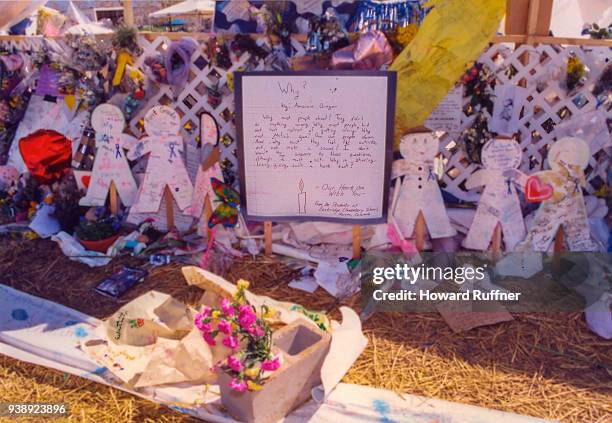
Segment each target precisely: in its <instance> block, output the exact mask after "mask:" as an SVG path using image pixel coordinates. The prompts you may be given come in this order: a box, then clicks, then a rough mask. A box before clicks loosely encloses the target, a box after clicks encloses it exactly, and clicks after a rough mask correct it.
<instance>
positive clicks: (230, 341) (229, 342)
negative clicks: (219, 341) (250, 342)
mask: <svg viewBox="0 0 612 423" xmlns="http://www.w3.org/2000/svg"><path fill="white" fill-rule="evenodd" d="M223 345H225V346H226V347H227V348H231V349H233V350H235V349H236V348H238V340H237V339H236V337H234V336H226V337H225V338H223Z"/></svg>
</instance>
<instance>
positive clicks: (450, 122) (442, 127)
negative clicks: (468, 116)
mask: <svg viewBox="0 0 612 423" xmlns="http://www.w3.org/2000/svg"><path fill="white" fill-rule="evenodd" d="M462 113H463V85H458V86H457V87H455V88H453V89H452V90H450V91H449V92H448V94H447V95H446V97H444V98H443V99H442V101H441V102H440V103H438V106H437V107H436V108H435V110H434V111H433V112H431V114H430V115H429V118H428V119H427V121H426V122H425V126H426V127H427V128H428V129H431V130H432V131H444V132H446V133H448V134H450V135H451V136H452V137H456V135H457V134H459V132H461V114H462Z"/></svg>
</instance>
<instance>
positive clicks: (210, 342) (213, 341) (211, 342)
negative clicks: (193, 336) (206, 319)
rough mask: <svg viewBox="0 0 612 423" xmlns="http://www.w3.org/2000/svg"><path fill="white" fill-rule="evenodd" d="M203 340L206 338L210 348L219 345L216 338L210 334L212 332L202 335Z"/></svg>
mask: <svg viewBox="0 0 612 423" xmlns="http://www.w3.org/2000/svg"><path fill="white" fill-rule="evenodd" d="M202 338H204V341H206V343H207V344H208V345H210V346H214V345H217V342H216V341H215V338H214V337H213V336H212V335H211V334H210V332H204V333H203V334H202Z"/></svg>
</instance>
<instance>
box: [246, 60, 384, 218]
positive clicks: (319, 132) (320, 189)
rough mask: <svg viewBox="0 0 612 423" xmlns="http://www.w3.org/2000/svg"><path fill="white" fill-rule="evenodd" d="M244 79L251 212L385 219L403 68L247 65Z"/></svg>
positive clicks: (248, 205) (255, 214) (248, 211)
mask: <svg viewBox="0 0 612 423" xmlns="http://www.w3.org/2000/svg"><path fill="white" fill-rule="evenodd" d="M236 87H237V90H236V103H237V104H236V107H237V116H238V119H237V120H238V122H237V124H238V136H239V141H240V142H239V159H240V162H241V163H240V166H241V172H242V176H241V179H240V180H241V196H242V208H243V209H244V211H245V212H246V215H247V219H251V220H327V221H338V222H345V223H378V222H384V221H386V214H387V195H388V180H389V176H390V164H391V159H392V148H393V147H392V132H393V119H394V105H395V73H393V72H350V73H347V72H326V73H324V74H323V73H313V72H310V73H309V72H295V73H267V72H261V73H258V72H246V73H238V74H237V78H236Z"/></svg>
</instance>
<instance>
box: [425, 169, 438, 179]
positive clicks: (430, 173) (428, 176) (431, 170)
mask: <svg viewBox="0 0 612 423" xmlns="http://www.w3.org/2000/svg"><path fill="white" fill-rule="evenodd" d="M428 170H429V174H428V175H427V180H428V181H429V179H430V178H431V180H432V181H435V180H436V177H435V176H434V174H433V168H432V167H431V166H429V169H428Z"/></svg>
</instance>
